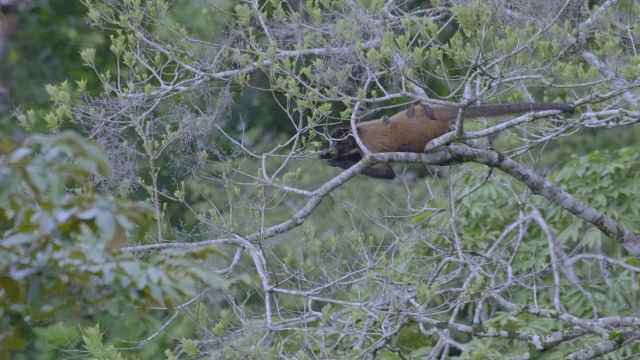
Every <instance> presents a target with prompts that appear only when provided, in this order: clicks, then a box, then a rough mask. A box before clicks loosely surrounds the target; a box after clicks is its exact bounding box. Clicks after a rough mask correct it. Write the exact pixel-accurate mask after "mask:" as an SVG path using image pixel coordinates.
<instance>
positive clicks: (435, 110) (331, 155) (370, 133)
mask: <svg viewBox="0 0 640 360" xmlns="http://www.w3.org/2000/svg"><path fill="white" fill-rule="evenodd" d="M459 110H460V109H459V108H456V107H452V106H441V105H433V106H429V105H426V104H422V103H417V104H415V105H413V106H411V107H409V108H408V109H407V110H404V111H401V112H399V113H397V114H395V115H393V116H392V117H390V118H389V117H387V116H384V117H382V118H380V119H377V120H371V121H365V122H361V123H359V124H357V125H356V129H357V131H358V137H359V138H360V140H361V141H362V143H363V144H364V146H365V147H366V148H367V149H368V150H369V151H370V152H372V153H382V152H414V153H422V152H423V151H424V148H425V145H427V143H428V142H429V141H431V140H433V139H435V138H437V137H440V136H442V135H444V134H446V133H448V132H450V131H451V130H452V127H451V126H452V124H453V123H454V121H455V120H456V119H457V118H458V113H459ZM544 110H561V111H564V112H567V113H573V111H574V107H573V106H572V105H570V104H566V103H517V104H499V105H472V106H469V107H467V108H466V109H465V112H464V118H476V117H494V116H501V115H511V114H518V113H526V112H530V111H544ZM363 156H364V153H363V151H362V149H360V147H359V146H358V143H357V142H356V139H355V138H354V136H353V134H352V131H351V128H350V127H340V128H336V129H334V130H333V131H332V132H331V147H330V149H324V150H323V151H322V152H321V153H320V159H323V160H328V163H329V165H331V166H336V167H340V168H342V169H345V170H346V169H348V168H350V167H352V166H353V165H355V164H356V163H358V162H359V161H360V160H362V157H363ZM362 174H363V175H367V176H370V177H373V178H378V179H394V178H395V176H396V174H395V172H394V171H393V169H392V168H391V165H389V164H376V165H374V166H371V167H369V168H367V169H365V170H364V171H363V172H362Z"/></svg>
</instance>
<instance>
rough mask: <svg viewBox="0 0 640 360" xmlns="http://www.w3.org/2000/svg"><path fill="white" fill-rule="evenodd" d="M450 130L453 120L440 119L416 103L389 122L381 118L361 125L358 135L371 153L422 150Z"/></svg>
mask: <svg viewBox="0 0 640 360" xmlns="http://www.w3.org/2000/svg"><path fill="white" fill-rule="evenodd" d="M408 112H409V113H412V116H409V115H408V114H407V113H408ZM450 129H451V127H450V121H449V120H447V119H446V118H445V119H442V120H441V119H438V118H437V115H436V120H433V119H431V118H430V117H429V116H428V115H427V113H426V111H425V108H424V107H423V106H420V105H416V106H414V107H413V110H409V111H407V110H405V111H401V112H399V113H397V114H395V115H394V116H392V117H391V118H389V119H388V121H385V120H384V119H378V120H372V121H366V122H362V123H360V124H358V135H359V136H360V139H361V140H362V142H363V143H364V145H365V146H366V147H367V149H369V151H371V152H394V151H400V152H418V153H421V152H423V151H424V147H425V145H426V144H427V143H428V142H429V141H431V140H433V139H435V138H437V137H439V136H442V135H444V134H446V133H447V132H449V131H450Z"/></svg>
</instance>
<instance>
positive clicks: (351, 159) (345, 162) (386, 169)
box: [319, 149, 396, 180]
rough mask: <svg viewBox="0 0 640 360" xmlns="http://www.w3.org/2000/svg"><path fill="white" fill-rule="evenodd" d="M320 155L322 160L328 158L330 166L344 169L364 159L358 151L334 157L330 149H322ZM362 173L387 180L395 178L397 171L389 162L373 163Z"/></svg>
mask: <svg viewBox="0 0 640 360" xmlns="http://www.w3.org/2000/svg"><path fill="white" fill-rule="evenodd" d="M319 157H320V159H322V160H327V163H328V164H329V165H330V166H335V167H339V168H341V169H344V170H347V169H349V168H350V167H352V166H353V165H355V164H357V163H358V162H360V160H362V156H361V155H360V153H358V152H356V153H352V154H349V155H345V156H342V157H339V158H337V159H334V158H333V157H332V156H331V151H330V150H329V149H324V150H322V151H321V152H320V156H319ZM361 174H362V175H366V176H369V177H372V178H376V179H387V180H393V179H395V177H396V173H395V172H394V171H393V169H392V168H391V165H389V164H376V165H373V166H371V167H368V168H366V169H364V170H362V173H361Z"/></svg>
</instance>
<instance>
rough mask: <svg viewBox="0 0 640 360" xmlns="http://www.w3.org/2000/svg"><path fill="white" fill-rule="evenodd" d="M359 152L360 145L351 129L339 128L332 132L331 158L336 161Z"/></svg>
mask: <svg viewBox="0 0 640 360" xmlns="http://www.w3.org/2000/svg"><path fill="white" fill-rule="evenodd" d="M357 152H358V143H356V139H354V137H353V135H352V134H351V129H350V128H337V129H334V130H333V131H332V132H331V153H332V154H331V157H332V158H333V159H334V160H337V159H339V158H343V157H346V156H349V155H352V154H354V153H357Z"/></svg>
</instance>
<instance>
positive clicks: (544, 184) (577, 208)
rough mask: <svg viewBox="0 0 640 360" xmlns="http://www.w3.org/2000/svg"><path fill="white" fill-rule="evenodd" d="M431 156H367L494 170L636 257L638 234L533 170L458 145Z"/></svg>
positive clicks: (491, 153) (639, 249) (639, 246)
mask: <svg viewBox="0 0 640 360" xmlns="http://www.w3.org/2000/svg"><path fill="white" fill-rule="evenodd" d="M434 154H441V155H442V156H443V158H445V159H446V160H445V161H443V162H441V163H434V162H432V160H434V157H433V155H434ZM434 154H408V153H387V154H374V155H372V156H371V160H373V161H375V162H380V161H383V162H386V161H403V162H416V158H419V159H418V161H419V162H423V163H427V164H434V165H438V164H442V163H452V162H453V163H456V162H475V163H479V164H484V165H487V166H490V167H494V168H498V169H500V170H502V171H503V172H505V173H507V174H508V175H510V176H512V177H514V178H515V179H517V180H519V181H520V182H521V183H523V184H524V185H526V186H527V187H528V188H529V189H531V191H532V192H533V193H534V194H536V195H541V196H543V197H544V198H546V199H547V200H549V201H551V202H553V203H555V204H556V205H558V206H560V207H562V208H563V209H565V210H567V211H569V212H570V213H572V214H574V215H575V216H577V217H579V218H581V219H583V220H585V221H587V222H588V223H590V224H592V225H594V226H595V227H597V228H598V229H600V231H602V232H603V233H604V234H605V235H607V236H608V237H610V238H611V239H613V240H615V241H616V242H618V243H620V244H621V245H622V246H623V247H624V248H625V249H627V251H629V252H630V253H632V254H634V255H639V254H640V236H639V235H638V234H634V233H632V232H630V231H629V230H627V229H626V228H624V227H623V226H622V225H620V224H618V223H617V222H615V221H614V220H613V219H612V218H610V217H609V216H607V215H605V214H603V213H602V212H601V211H600V210H598V209H596V208H593V207H591V206H589V205H587V204H586V203H584V202H582V201H580V200H578V199H576V198H575V197H573V196H572V195H571V194H569V193H568V192H566V191H564V190H562V189H560V188H559V187H558V186H556V185H555V184H553V183H552V182H550V181H549V180H547V179H545V178H544V177H542V176H540V175H538V174H536V173H535V172H534V171H532V170H530V169H527V168H525V167H524V166H522V165H521V164H520V163H518V162H517V161H514V160H512V159H510V158H507V157H505V156H504V155H502V154H500V153H499V152H497V151H490V150H479V149H473V148H469V147H464V146H459V145H452V146H448V147H446V148H444V149H442V150H440V151H438V152H436V153H434Z"/></svg>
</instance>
